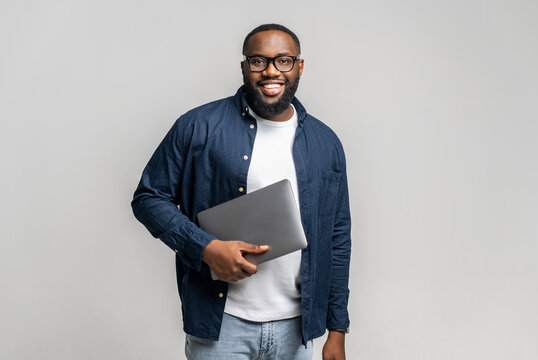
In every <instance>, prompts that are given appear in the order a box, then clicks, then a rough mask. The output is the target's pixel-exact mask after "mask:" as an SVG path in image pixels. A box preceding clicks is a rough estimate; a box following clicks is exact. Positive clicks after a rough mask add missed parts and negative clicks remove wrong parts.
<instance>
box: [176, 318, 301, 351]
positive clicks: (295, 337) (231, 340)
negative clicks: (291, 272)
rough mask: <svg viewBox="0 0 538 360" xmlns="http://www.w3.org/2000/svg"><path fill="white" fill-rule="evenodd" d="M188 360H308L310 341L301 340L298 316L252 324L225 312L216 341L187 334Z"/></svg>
mask: <svg viewBox="0 0 538 360" xmlns="http://www.w3.org/2000/svg"><path fill="white" fill-rule="evenodd" d="M185 355H187V359H188V360H213V359H226V360H232V359H233V360H243V359H244V360H270V359H279V360H311V359H312V341H309V342H308V343H307V346H306V347H305V346H304V345H303V344H302V341H301V317H300V316H298V317H295V318H292V319H285V320H278V321H269V322H252V321H247V320H243V319H240V318H237V317H235V316H231V315H228V314H226V313H224V317H223V318H222V328H221V331H220V336H219V341H212V340H207V339H202V338H199V337H196V336H192V335H189V334H187V337H186V340H185Z"/></svg>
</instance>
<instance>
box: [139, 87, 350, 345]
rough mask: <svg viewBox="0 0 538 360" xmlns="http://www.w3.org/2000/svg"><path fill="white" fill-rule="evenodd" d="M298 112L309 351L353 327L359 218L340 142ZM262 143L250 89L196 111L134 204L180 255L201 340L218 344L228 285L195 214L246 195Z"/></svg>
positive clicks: (158, 157)
mask: <svg viewBox="0 0 538 360" xmlns="http://www.w3.org/2000/svg"><path fill="white" fill-rule="evenodd" d="M293 105H294V106H295V109H296V111H297V115H298V121H299V123H298V126H297V130H296V135H295V140H294V143H293V150H292V152H293V158H294V162H295V168H296V172H297V183H298V187H299V194H298V197H299V203H300V209H301V220H302V223H303V227H304V230H305V234H306V237H307V240H308V247H307V248H306V249H304V250H303V251H302V258H301V313H302V336H303V342H304V343H306V342H307V341H308V340H310V339H313V338H316V337H319V336H321V335H323V334H324V332H325V329H342V328H347V327H348V326H349V317H348V311H347V303H348V297H349V290H348V278H349V260H350V253H351V238H350V228H351V220H350V214H349V202H348V188H347V178H346V164H345V157H344V151H343V148H342V145H341V143H340V141H339V140H338V138H337V137H336V135H335V134H334V133H333V132H332V131H331V130H330V129H329V128H328V127H327V126H326V125H324V124H323V123H322V122H321V121H319V120H317V119H316V118H314V117H313V116H311V115H309V114H307V112H306V110H305V108H304V107H303V106H302V105H301V103H300V102H299V101H298V100H297V99H296V98H295V99H294V100H293ZM255 136H256V121H255V119H254V118H253V117H252V116H250V115H249V112H248V105H247V103H246V100H245V97H244V94H243V89H242V88H240V89H239V90H238V92H237V93H236V95H235V96H232V97H229V98H225V99H222V100H218V101H214V102H211V103H209V104H206V105H203V106H200V107H198V108H195V109H193V110H191V111H189V112H187V113H186V114H184V115H182V116H181V117H180V118H179V119H178V120H177V121H176V122H175V124H174V125H173V127H172V128H171V130H170V131H169V132H168V134H167V135H166V136H165V138H164V140H163V141H162V142H161V144H160V145H159V146H158V148H157V150H156V151H155V153H154V154H153V156H152V157H151V159H150V161H149V163H148V164H147V166H146V168H145V169H144V172H143V174H142V178H141V180H140V183H139V185H138V188H137V189H136V191H135V194H134V199H133V201H132V204H131V205H132V208H133V211H134V214H135V216H136V218H137V219H138V220H139V221H140V222H141V223H143V224H144V225H145V226H146V228H147V229H148V230H149V231H150V233H151V234H152V235H153V236H154V237H157V238H159V239H161V240H162V241H163V242H164V243H165V244H166V245H168V246H169V247H170V248H171V249H172V250H174V251H175V252H176V272H177V282H178V289H179V295H180V297H181V304H182V310H183V311H182V313H183V324H184V330H185V332H186V333H188V334H191V335H194V336H197V337H200V338H205V339H211V340H217V339H218V338H219V332H220V327H221V322H222V316H223V313H224V304H225V301H226V293H227V289H228V285H227V283H225V282H222V281H213V280H212V279H211V275H210V272H209V267H208V266H207V265H206V264H205V263H204V262H202V260H201V256H202V251H203V249H204V247H205V246H206V245H207V244H208V243H209V242H210V241H212V240H213V239H214V238H215V237H214V236H212V235H210V234H208V233H206V232H204V231H202V230H201V229H200V228H199V227H198V223H197V220H196V215H197V214H198V212H200V211H202V210H205V209H207V208H209V207H212V206H215V205H217V204H220V203H223V202H225V201H227V200H230V199H233V198H236V197H238V196H241V195H243V194H246V192H247V189H246V187H247V174H248V167H249V164H250V158H251V155H252V147H253V144H254V138H255ZM244 155H247V157H244ZM245 159H246V160H245ZM254 276H255V275H254Z"/></svg>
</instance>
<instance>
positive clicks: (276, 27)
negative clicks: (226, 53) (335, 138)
mask: <svg viewBox="0 0 538 360" xmlns="http://www.w3.org/2000/svg"><path fill="white" fill-rule="evenodd" d="M269 30H279V31H283V32H285V33H286V34H288V35H289V36H291V38H292V39H293V42H295V44H296V45H297V47H298V48H299V54H300V53H301V43H300V42H299V38H298V37H297V35H295V34H294V33H293V31H291V30H290V29H288V28H287V27H285V26H284V25H280V24H263V25H260V26H258V27H257V28H255V29H254V30H252V31H251V32H249V33H248V35H247V37H246V38H245V41H243V55H246V54H245V52H246V51H247V43H248V41H249V40H250V38H251V37H252V36H253V35H255V34H257V33H259V32H262V31H269Z"/></svg>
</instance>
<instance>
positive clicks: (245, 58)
mask: <svg viewBox="0 0 538 360" xmlns="http://www.w3.org/2000/svg"><path fill="white" fill-rule="evenodd" d="M255 57H259V58H264V59H265V60H267V65H266V66H265V69H263V70H252V69H251V68H250V62H249V60H250V59H252V58H255ZM280 57H289V58H292V60H293V64H292V65H291V69H289V70H286V71H282V70H280V69H279V68H278V67H277V66H276V63H275V60H276V59H278V58H280ZM297 60H301V54H299V55H296V56H292V55H278V56H275V57H268V56H263V55H251V56H246V55H243V61H246V62H247V65H248V69H249V70H250V71H251V72H256V73H259V72H264V71H265V70H267V68H268V67H269V64H270V63H273V66H274V67H275V69H277V70H278V71H279V72H282V73H287V72H290V71H292V70H293V68H294V67H295V63H296V62H297Z"/></svg>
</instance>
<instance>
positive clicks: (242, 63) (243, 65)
mask: <svg viewBox="0 0 538 360" xmlns="http://www.w3.org/2000/svg"><path fill="white" fill-rule="evenodd" d="M241 73H242V74H243V76H245V62H244V61H241Z"/></svg>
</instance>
